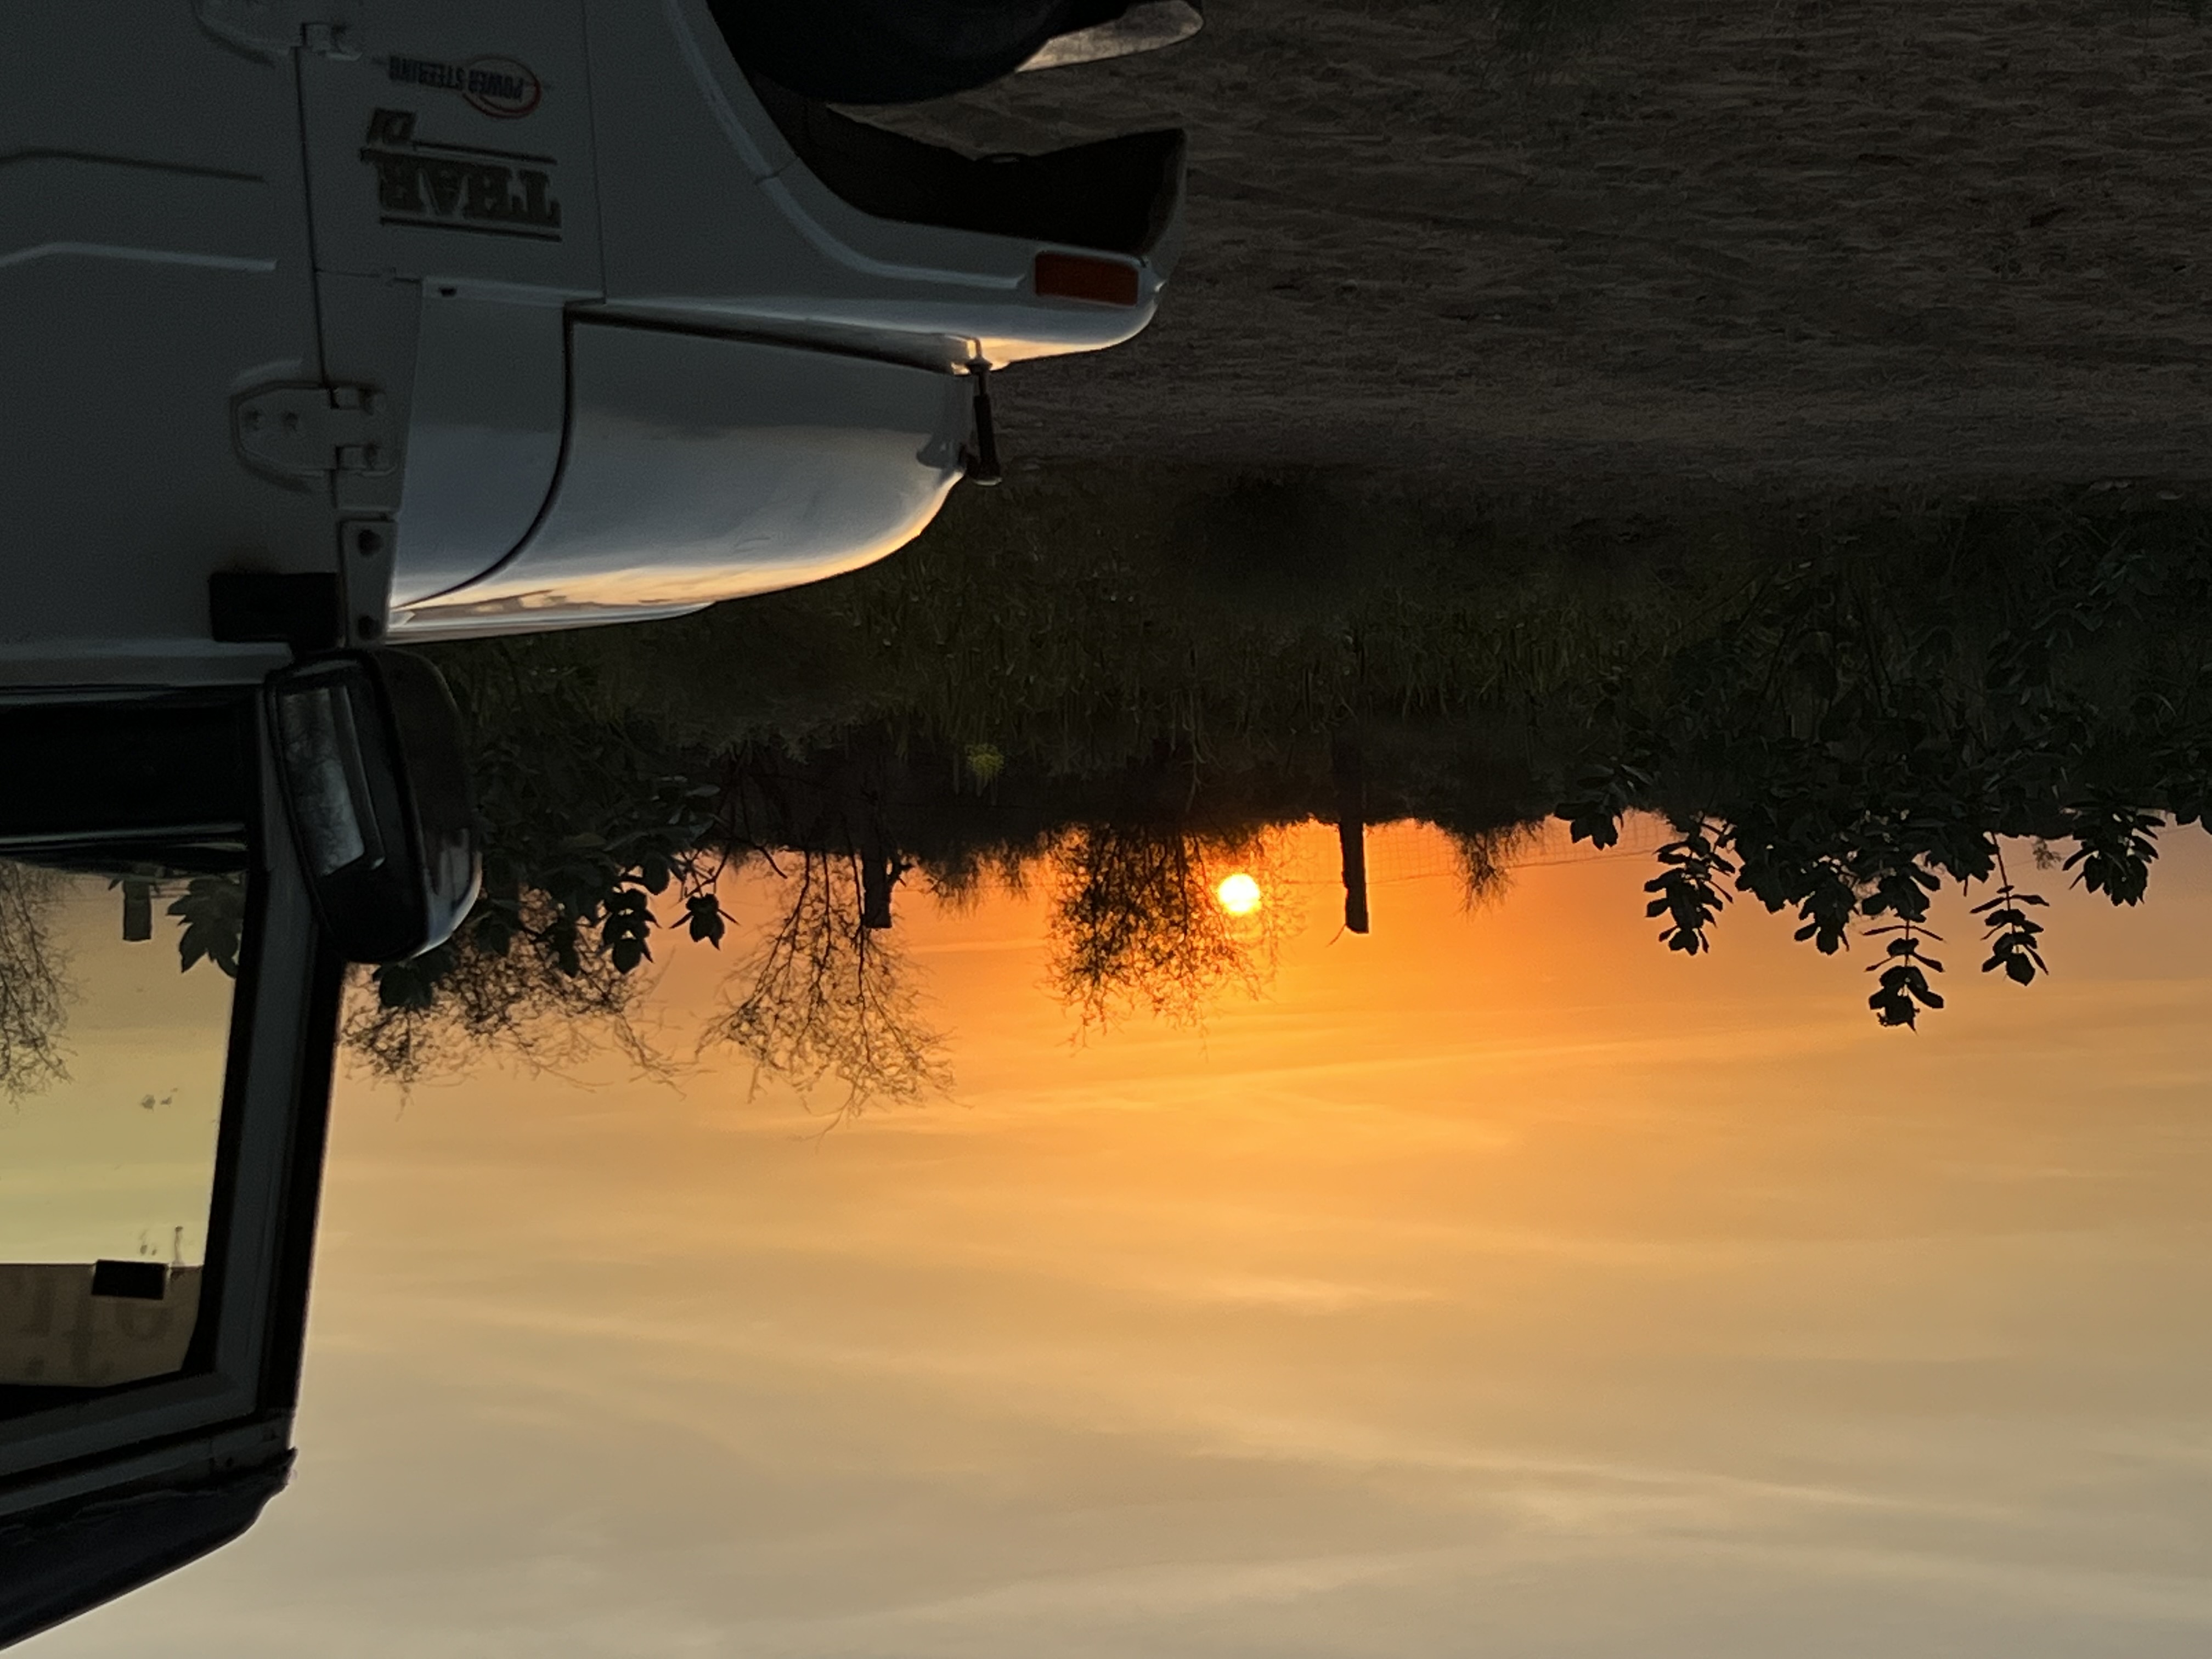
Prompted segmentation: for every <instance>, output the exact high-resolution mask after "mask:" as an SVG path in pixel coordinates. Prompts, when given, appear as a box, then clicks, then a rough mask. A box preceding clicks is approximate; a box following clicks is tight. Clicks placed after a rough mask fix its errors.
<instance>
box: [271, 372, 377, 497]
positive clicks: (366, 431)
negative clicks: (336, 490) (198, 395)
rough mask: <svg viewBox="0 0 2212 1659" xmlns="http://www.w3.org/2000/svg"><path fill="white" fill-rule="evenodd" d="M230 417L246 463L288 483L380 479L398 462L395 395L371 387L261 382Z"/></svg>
mask: <svg viewBox="0 0 2212 1659" xmlns="http://www.w3.org/2000/svg"><path fill="white" fill-rule="evenodd" d="M231 417H232V429H233V433H234V436H235V437H236V439H237V441H238V453H239V454H240V456H241V457H243V458H244V459H245V461H246V465H248V466H250V467H252V468H253V469H254V470H255V471H258V472H263V473H266V474H268V475H269V476H270V477H275V478H279V479H282V480H283V481H284V482H286V483H305V482H307V481H308V480H310V479H314V478H319V477H324V476H325V475H327V474H330V473H333V472H344V473H352V474H355V475H356V476H358V477H369V478H374V477H383V476H384V475H385V474H386V473H389V472H390V471H392V469H393V468H394V467H395V466H397V465H398V444H397V442H396V441H395V439H396V437H397V426H396V424H395V422H393V419H392V399H391V398H390V396H389V395H388V394H386V392H380V391H379V390H378V389H377V388H376V387H374V386H261V387H259V388H258V389H256V390H254V391H252V392H246V393H245V394H244V395H242V396H241V397H240V398H237V399H236V401H235V402H234V404H232V406H231Z"/></svg>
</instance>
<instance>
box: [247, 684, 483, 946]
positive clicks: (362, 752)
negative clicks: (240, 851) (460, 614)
mask: <svg viewBox="0 0 2212 1659" xmlns="http://www.w3.org/2000/svg"><path fill="white" fill-rule="evenodd" d="M262 699H263V708H264V714H265V718H266V721H267V727H268V732H269V744H270V750H271V752H272V753H273V754H274V756H275V757H276V781H277V786H278V790H279V793H281V794H282V795H283V800H284V815H285V818H286V821H287V822H288V823H289V825H290V826H291V830H292V842H293V847H294V848H295V852H296V853H297V854H298V857H299V861H300V868H301V873H302V874H303V875H304V876H305V877H306V878H307V887H308V890H309V891H310V893H311V894H312V895H313V900H314V907H315V913H316V915H317V917H318V918H319V920H320V921H321V922H322V925H323V928H324V931H325V932H326V933H328V934H329V935H330V937H331V940H332V942H333V943H334V944H335V945H337V949H338V950H339V951H341V952H342V953H343V955H344V956H345V957H347V958H348V959H349V961H354V962H371V963H376V962H399V961H404V959H405V958H407V957H414V956H420V955H421V954H422V952H423V951H428V950H430V949H432V948H433V947H435V946H436V945H442V944H444V943H445V942H446V940H447V939H450V938H452V937H453V930H454V929H455V928H456V927H459V926H460V924H461V919H462V918H463V917H464V916H465V915H468V913H469V907H470V906H471V904H473V903H475V902H476V897H477V888H478V885H479V884H480V882H481V879H482V876H483V856H482V851H481V847H480V842H479V836H478V833H477V815H476V802H475V799H474V796H473V792H472V791H471V788H470V786H469V771H468V761H467V753H466V750H465V747H464V745H463V742H462V738H461V720H460V711H459V709H457V708H455V707H454V706H453V696H452V694H451V693H450V692H448V691H447V689H446V682H445V680H444V678H443V677H441V675H440V674H439V672H438V671H437V670H436V669H435V667H433V666H432V665H430V664H429V663H428V662H427V661H426V660H424V659H422V658H421V657H418V656H416V655H415V654H414V653H411V652H406V651H392V650H367V651H343V652H334V653H330V654H328V655H324V656H317V657H313V658H311V659H308V660H307V661H304V662H300V663H295V664H294V665H292V666H291V667H289V668H283V669H279V670H278V671H276V672H275V673H274V674H271V675H270V677H269V678H268V679H267V681H266V682H264V685H263V689H262Z"/></svg>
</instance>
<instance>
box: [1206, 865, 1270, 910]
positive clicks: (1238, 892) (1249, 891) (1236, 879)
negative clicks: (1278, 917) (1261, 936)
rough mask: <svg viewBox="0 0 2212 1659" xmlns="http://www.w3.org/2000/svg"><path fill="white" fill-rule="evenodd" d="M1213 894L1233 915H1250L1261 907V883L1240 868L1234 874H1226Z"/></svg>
mask: <svg viewBox="0 0 2212 1659" xmlns="http://www.w3.org/2000/svg"><path fill="white" fill-rule="evenodd" d="M1213 896H1214V897H1215V898H1217V899H1218V900H1220V901H1221V908H1223V909H1225V910H1226V911H1228V912H1229V914H1230V915H1232V916H1249V915H1251V914H1252V913H1253V912H1254V911H1255V910H1256V909H1258V908H1260V884H1259V883H1258V882H1256V881H1255V880H1253V879H1252V878H1251V877H1249V876H1248V875H1246V874H1245V873H1244V872H1243V871H1242V870H1239V871H1238V872H1237V873H1236V874H1235V875H1233V876H1224V877H1223V878H1221V885H1220V886H1218V887H1217V888H1215V889H1214V890H1213Z"/></svg>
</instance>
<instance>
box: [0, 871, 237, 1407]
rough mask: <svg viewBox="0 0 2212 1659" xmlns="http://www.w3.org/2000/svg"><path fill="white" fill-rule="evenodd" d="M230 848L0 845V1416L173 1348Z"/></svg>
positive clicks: (221, 1020) (198, 1234)
mask: <svg viewBox="0 0 2212 1659" xmlns="http://www.w3.org/2000/svg"><path fill="white" fill-rule="evenodd" d="M240 862H241V860H240V857H239V855H238V854H237V853H236V852H235V850H225V849H223V848H205V847H203V848H171V849H164V850H162V851H161V852H159V853H156V854H150V855H149V854H145V852H144V849H137V850H135V851H133V852H132V853H131V854H118V852H116V851H112V850H111V851H108V852H105V853H102V854H98V855H97V856H85V857H80V856H78V855H77V854H76V853H75V852H73V850H72V849H70V848H50V849H43V850H40V851H37V852H21V851H19V852H18V853H17V854H16V855H15V856H12V857H0V1413H9V1412H15V1411H21V1410H25V1409H30V1408H33V1407H37V1406H40V1405H42V1404H45V1403H48V1402H49V1401H51V1400H52V1398H53V1397H54V1395H55V1394H56V1391H61V1392H63V1393H64V1394H72V1395H73V1394H74V1393H76V1391H80V1390H83V1389H99V1388H106V1387H112V1386H115V1385H117V1384H120V1383H132V1382H138V1381H143V1380H144V1379H146V1378H148V1377H153V1376H162V1375H165V1374H167V1373H171V1372H173V1371H176V1370H179V1368H180V1367H181V1366H182V1365H183V1364H184V1362H185V1352H186V1349H187V1347H188V1346H189V1344H190V1342H191V1335H192V1332H193V1328H194V1327H195V1324H196V1322H197V1315H198V1310H199V1306H200V1301H201V1288H202V1287H201V1277H202V1273H203V1270H204V1267H205V1264H206V1260H207V1249H208V1219H209V1212H210V1200H211V1195H212V1193H213V1189H214V1183H215V1166H216V1136H217V1130H218V1127H219V1126H220V1122H221V1119H222V1093H223V1073H224V1066H225V1060H226V1053H227V1048H228V1036H229V1028H230V1018H231V1005H232V1000H233V994H234V989H235V984H236V981H235V979H234V975H235V974H236V971H237V957H238V949H239V934H240V925H241V921H242V918H243V915H244V903H243V880H242V876H241V873H240Z"/></svg>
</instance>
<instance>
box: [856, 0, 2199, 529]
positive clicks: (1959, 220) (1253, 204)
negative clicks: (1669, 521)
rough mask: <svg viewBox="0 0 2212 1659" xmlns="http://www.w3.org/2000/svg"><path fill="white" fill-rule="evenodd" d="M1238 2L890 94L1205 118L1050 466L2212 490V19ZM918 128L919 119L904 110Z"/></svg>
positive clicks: (1054, 443)
mask: <svg viewBox="0 0 2212 1659" xmlns="http://www.w3.org/2000/svg"><path fill="white" fill-rule="evenodd" d="M1627 9H1628V12H1629V16H1628V18H1627V20H1626V21H1622V22H1620V23H1618V24H1616V25H1615V26H1614V27H1612V28H1610V29H1609V30H1607V32H1606V33H1603V34H1602V35H1601V36H1600V37H1599V38H1598V39H1597V40H1595V42H1594V43H1591V44H1589V45H1588V46H1584V47H1583V48H1579V49H1577V50H1575V51H1572V52H1569V53H1567V54H1565V55H1564V56H1554V57H1549V58H1545V59H1544V60H1542V61H1541V62H1539V63H1535V64H1530V63H1528V62H1524V61H1516V60H1513V59H1510V58H1503V57H1501V55H1500V53H1499V52H1498V50H1497V47H1496V44H1495V40H1494V30H1493V29H1492V26H1491V24H1490V22H1489V21H1488V20H1487V16H1486V9H1485V8H1483V7H1481V6H1480V5H1479V4H1475V3H1460V4H1431V3H1417V0H1209V6H1208V18H1209V21H1208V27H1207V29H1206V33H1204V34H1203V35H1202V36H1200V39H1199V40H1196V41H1194V42H1193V43H1191V44H1188V45H1186V46H1181V47H1177V48H1174V49H1171V50H1170V51H1167V52H1160V53H1158V54H1154V55H1152V56H1150V57H1147V58H1134V59H1129V60H1125V61H1123V62H1122V63H1119V64H1100V65H1091V66H1085V67H1082V68H1076V69H1068V70H1053V71H1048V72H1045V73H1041V74H1035V75H1029V76H1018V77H1016V78H1015V79H1013V80H1012V81H1011V82H1006V83H1004V84H1002V85H1001V86H999V87H994V88H990V89H988V90H987V91H986V92H984V93H981V94H974V95H972V96H969V97H968V98H964V99H962V100H950V101H948V102H946V103H944V104H939V105H931V106H919V107H917V108H914V109H909V110H906V111H902V112H898V113H897V116H896V119H894V120H890V121H887V122H886V125H900V126H902V127H904V128H906V129H907V130H908V131H915V132H917V133H921V134H924V135H927V136H932V137H940V138H951V139H954V140H956V141H958V142H961V143H966V144H969V145H971V146H973V147H975V148H978V149H1045V148H1049V147H1051V146H1052V145H1053V144H1054V143H1066V142H1072V141H1074V140H1078V139H1081V138H1088V137H1100V136H1103V135H1106V134H1109V133H1111V132H1115V131H1129V130H1132V129H1135V128H1138V127H1144V126H1152V125H1182V126H1184V127H1187V128H1188V129H1189V131H1190V133H1191V136H1192V143H1193V168H1192V179H1191V201H1190V210H1189V221H1190V234H1189V240H1188V248H1187V252H1185V254H1184V257H1183V259H1182V264H1181V265H1180V266H1179V267H1178V269H1177V270H1176V275H1175V278H1174V282H1173V284H1172V287H1171V289H1170V292H1169V294H1168V296H1167V298H1166V301H1165V302H1164V306H1163V307H1162V310H1161V313H1160V315H1159V318H1158V321H1157V322H1156V323H1155V324H1154V325H1153V326H1152V329H1151V330H1150V331H1148V332H1147V333H1146V335H1144V336H1143V337H1141V338H1140V339H1139V340H1138V341H1136V342H1135V343H1133V344H1131V345H1130V346H1127V347H1125V348H1123V349H1120V350H1118V351H1115V352H1111V353H1108V354H1106V355H1104V356H1097V357H1088V358H1075V359H1070V360H1066V361H1064V362H1058V363H1054V364H1048V365H1036V366H1031V367H1029V368H1024V369H1022V370H1020V371H1018V372H1017V373H1015V374H1009V375H1008V376H1007V377H1006V381H1005V382H1004V384H1003V386H1002V387H1001V392H1002V395H1001V397H1000V399H999V401H1000V404H1001V405H1002V410H1001V422H1002V424H1003V425H1004V427H1005V428H1006V430H1007V436H1008V446H1009V449H1010V451H1011V452H1012V453H1016V454H1018V455H1023V456H1027V457H1029V458H1031V459H1045V460H1052V459H1072V458H1074V457H1077V456H1083V457H1087V458H1097V459H1122V460H1146V459H1177V460H1182V461H1198V462H1205V463H1212V464H1218V465H1232V466H1238V467H1243V466H1251V465H1277V464H1283V465H1311V464H1349V465H1357V466H1360V467H1368V468H1387V469H1391V470H1393V471H1396V470H1401V469H1402V470H1404V471H1407V472H1409V473H1413V474H1417V475H1424V476H1430V477H1435V478H1437V479H1443V478H1449V479H1450V480H1452V481H1453V482H1454V483H1456V484H1457V485H1458V486H1459V487H1461V488H1473V489H1478V490H1484V491H1488V490H1491V489H1518V488H1522V487H1534V488H1541V489H1551V488H1555V487H1570V488H1579V487H1613V486H1626V487H1628V488H1630V489H1637V488H1642V487H1650V486H1653V485H1657V484H1661V483H1667V484H1670V485H1677V486H1679V485H1681V484H1685V483H1692V482H1696V481H1704V482H1707V483H1717V484H1720V485H1722V486H1723V487H1734V486H1736V485H1739V484H1742V483H1751V482H1754V481H1756V482H1759V483H1764V484H1766V485H1769V486H1772V485H1783V486H1785V487H1805V488H1810V489H1835V488H1843V489H1857V488H1862V487H1869V486H1883V487H1895V486H1910V485H1916V484H1926V485H1929V486H1931V487H1937V488H1944V489H1953V488H1961V487H1969V486H1971V487H1990V486H2004V485H2041V484H2047V483H2057V482H2073V481H2078V480H2085V479H2093V478H2100V477H2136V478H2149V477H2158V478H2166V479H2172V480H2187V481H2192V482H2194V481H2198V480H2203V479H2206V478H2212V448H2208V444H2207V438H2208V435H2212V362H2208V351H2207V348H2208V345H2212V307H2208V298H2212V23H2198V22H2193V21H2191V20H2190V19H2189V17H2188V16H2187V15H2185V12H2184V11H2182V10H2180V9H2148V8H2147V7H2145V6H2144V5H2141V4H2136V3H2131V0H2105V3H2097V0H2035V3H2014V0H1919V3H1908V0H1831V3H1802V0H1782V3H1780V4H1777V3H1775V0H1630V3H1629V5H1628V8H1627ZM878 118H880V115H879V117H878Z"/></svg>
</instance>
